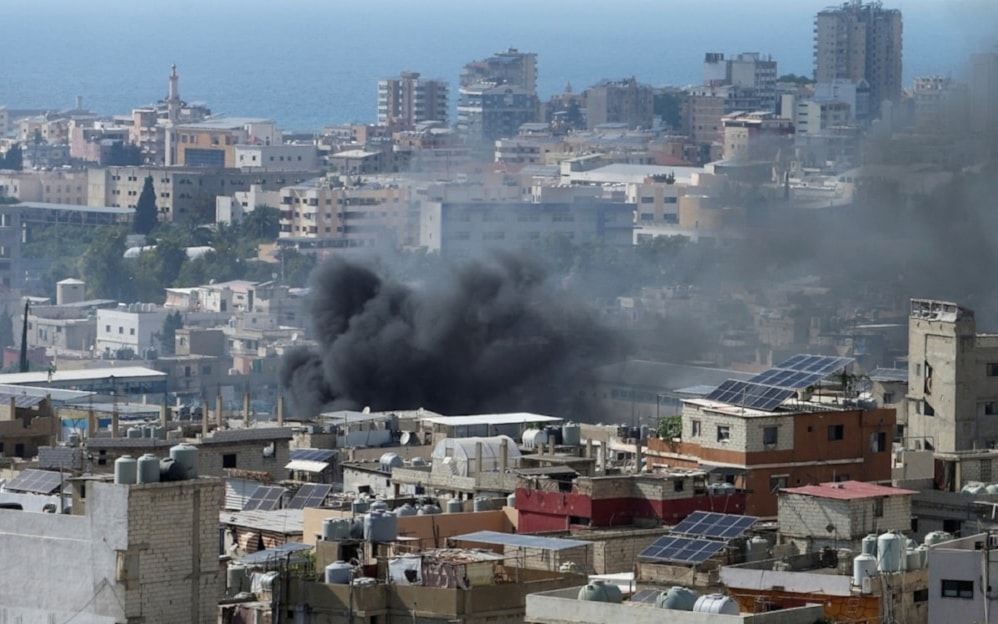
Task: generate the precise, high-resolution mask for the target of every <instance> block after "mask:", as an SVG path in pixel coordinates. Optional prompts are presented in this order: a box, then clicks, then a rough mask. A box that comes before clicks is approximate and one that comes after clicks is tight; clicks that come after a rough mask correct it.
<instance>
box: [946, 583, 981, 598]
mask: <svg viewBox="0 0 998 624" xmlns="http://www.w3.org/2000/svg"><path fill="white" fill-rule="evenodd" d="M942 585H943V586H942V596H943V598H973V597H974V581H952V580H947V579H943V581H942Z"/></svg>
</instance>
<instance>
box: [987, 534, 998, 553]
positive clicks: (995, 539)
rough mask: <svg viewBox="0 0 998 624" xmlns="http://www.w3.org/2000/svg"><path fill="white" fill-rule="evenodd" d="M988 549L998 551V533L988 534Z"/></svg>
mask: <svg viewBox="0 0 998 624" xmlns="http://www.w3.org/2000/svg"><path fill="white" fill-rule="evenodd" d="M988 548H989V549H998V533H988Z"/></svg>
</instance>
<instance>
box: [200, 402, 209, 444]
mask: <svg viewBox="0 0 998 624" xmlns="http://www.w3.org/2000/svg"><path fill="white" fill-rule="evenodd" d="M201 437H204V438H207V437H208V399H201Z"/></svg>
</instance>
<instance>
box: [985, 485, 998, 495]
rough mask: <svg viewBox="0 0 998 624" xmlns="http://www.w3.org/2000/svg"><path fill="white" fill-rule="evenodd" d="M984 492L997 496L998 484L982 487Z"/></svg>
mask: <svg viewBox="0 0 998 624" xmlns="http://www.w3.org/2000/svg"><path fill="white" fill-rule="evenodd" d="M984 490H985V491H986V492H987V493H988V494H998V483H989V484H987V485H986V486H984Z"/></svg>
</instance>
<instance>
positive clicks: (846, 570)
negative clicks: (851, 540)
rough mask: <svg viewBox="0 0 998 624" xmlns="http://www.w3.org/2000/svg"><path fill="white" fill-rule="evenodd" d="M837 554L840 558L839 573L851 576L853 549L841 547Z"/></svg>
mask: <svg viewBox="0 0 998 624" xmlns="http://www.w3.org/2000/svg"><path fill="white" fill-rule="evenodd" d="M836 556H837V558H838V560H839V565H838V570H839V574H841V575H843V576H849V575H850V574H852V549H850V548H840V549H838V551H837V553H836Z"/></svg>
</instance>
